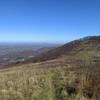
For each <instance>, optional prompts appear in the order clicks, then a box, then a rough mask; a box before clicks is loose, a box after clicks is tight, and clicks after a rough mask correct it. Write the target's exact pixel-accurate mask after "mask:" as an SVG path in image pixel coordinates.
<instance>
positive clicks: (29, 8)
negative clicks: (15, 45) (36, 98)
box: [0, 0, 100, 42]
mask: <svg viewBox="0 0 100 100" xmlns="http://www.w3.org/2000/svg"><path fill="white" fill-rule="evenodd" d="M91 35H100V0H0V42H67V41H71V40H73V39H77V38H80V37H84V36H91Z"/></svg>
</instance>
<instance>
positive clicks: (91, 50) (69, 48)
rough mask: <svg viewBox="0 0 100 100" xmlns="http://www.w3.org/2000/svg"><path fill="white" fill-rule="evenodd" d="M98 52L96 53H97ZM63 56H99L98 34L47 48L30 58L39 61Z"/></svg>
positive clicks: (99, 39) (99, 42)
mask: <svg viewBox="0 0 100 100" xmlns="http://www.w3.org/2000/svg"><path fill="white" fill-rule="evenodd" d="M97 54H98V55H97ZM62 56H65V57H69V56H70V57H71V56H72V57H74V56H76V57H80V58H82V57H83V58H84V57H86V56H87V57H89V56H92V57H97V56H99V57H100V36H90V37H85V38H82V39H79V40H74V41H71V42H69V43H67V44H65V45H63V46H61V47H58V48H55V49H52V50H49V51H47V52H45V53H42V54H41V55H38V56H36V57H34V58H33V59H31V61H33V62H41V61H47V60H52V59H57V58H60V57H62Z"/></svg>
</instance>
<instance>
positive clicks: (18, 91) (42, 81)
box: [0, 38, 100, 100]
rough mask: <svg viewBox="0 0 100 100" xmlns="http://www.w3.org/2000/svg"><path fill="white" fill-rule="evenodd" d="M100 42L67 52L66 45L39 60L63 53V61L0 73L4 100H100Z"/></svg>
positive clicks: (56, 60) (81, 45) (83, 45)
mask: <svg viewBox="0 0 100 100" xmlns="http://www.w3.org/2000/svg"><path fill="white" fill-rule="evenodd" d="M99 39H100V38H99ZM75 43H76V42H75ZM99 43H100V41H98V40H97V39H96V41H94V40H92V42H91V41H84V42H83V41H82V42H81V43H79V42H78V44H77V45H73V43H72V44H70V45H71V48H69V50H68V51H67V52H66V53H65V51H66V48H65V47H66V45H64V46H63V47H64V48H63V47H60V48H59V49H57V51H56V50H53V51H50V52H51V53H50V54H49V52H48V53H46V55H43V56H41V57H40V59H38V60H40V61H41V60H45V58H46V60H47V58H48V56H49V55H50V59H51V58H52V55H53V57H57V56H56V55H59V52H60V54H61V55H62V57H60V59H55V60H51V61H46V62H42V63H35V64H33V63H29V64H19V65H14V67H12V68H8V69H2V70H0V100H100V44H99ZM70 45H67V48H68V47H70ZM72 45H73V46H72ZM69 51H71V52H70V54H67V53H68V52H69ZM55 52H57V53H56V54H55ZM47 54H49V55H47ZM54 54H55V55H54ZM66 55H67V56H66ZM42 57H44V59H42ZM48 59H49V58H48Z"/></svg>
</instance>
